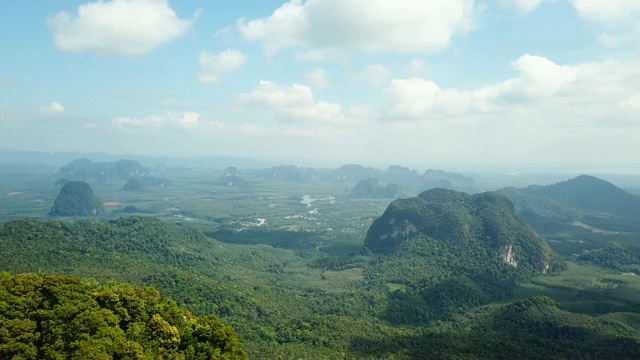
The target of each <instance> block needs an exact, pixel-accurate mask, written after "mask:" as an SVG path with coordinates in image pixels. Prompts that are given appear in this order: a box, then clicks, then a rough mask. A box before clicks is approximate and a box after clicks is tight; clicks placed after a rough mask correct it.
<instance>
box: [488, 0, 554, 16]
mask: <svg viewBox="0 0 640 360" xmlns="http://www.w3.org/2000/svg"><path fill="white" fill-rule="evenodd" d="M543 1H544V0H500V1H499V4H500V5H501V6H503V7H507V8H512V9H515V10H516V11H518V12H520V13H523V14H527V13H529V12H531V11H533V10H534V9H535V8H537V7H538V5H540V4H541V3H542V2H543Z"/></svg>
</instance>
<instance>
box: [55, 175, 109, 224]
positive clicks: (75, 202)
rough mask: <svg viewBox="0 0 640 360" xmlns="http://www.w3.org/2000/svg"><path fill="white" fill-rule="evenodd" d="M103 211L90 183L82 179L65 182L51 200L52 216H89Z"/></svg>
mask: <svg viewBox="0 0 640 360" xmlns="http://www.w3.org/2000/svg"><path fill="white" fill-rule="evenodd" d="M103 211H104V208H103V206H102V202H101V201H100V200H99V199H98V198H97V197H96V195H95V194H94V193H93V189H92V188H91V185H89V184H87V183H86V182H84V181H69V182H68V183H66V184H65V185H64V186H63V187H62V189H60V193H59V194H58V196H57V197H56V199H55V200H54V202H53V207H52V208H51V215H53V216H90V215H96V214H100V213H102V212H103Z"/></svg>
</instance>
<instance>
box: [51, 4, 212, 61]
mask: <svg viewBox="0 0 640 360" xmlns="http://www.w3.org/2000/svg"><path fill="white" fill-rule="evenodd" d="M198 14H199V10H198V11H197V12H196V14H194V17H193V18H192V19H180V18H179V17H178V16H177V14H176V13H175V11H173V9H171V7H170V6H169V3H168V1H166V0H113V1H97V2H93V3H87V4H83V5H80V6H79V7H78V13H77V15H76V16H72V15H70V14H69V13H67V12H60V13H58V14H56V15H54V16H52V17H50V18H49V19H48V21H47V24H48V26H49V27H50V29H51V30H52V32H53V42H54V44H55V46H56V48H58V49H60V50H63V51H70V52H83V51H86V52H92V53H98V54H107V55H140V54H144V53H146V52H148V51H150V50H151V49H153V48H155V47H156V46H158V45H160V44H162V43H164V42H168V41H170V40H173V39H176V38H179V37H181V36H182V35H183V34H184V33H185V32H186V31H187V30H188V29H189V28H190V27H191V25H192V24H193V22H194V21H195V19H196V18H197V17H198Z"/></svg>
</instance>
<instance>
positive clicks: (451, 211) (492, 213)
mask: <svg viewBox="0 0 640 360" xmlns="http://www.w3.org/2000/svg"><path fill="white" fill-rule="evenodd" d="M419 236H423V237H427V238H430V239H433V240H436V241H440V242H441V243H443V244H444V246H456V247H458V246H461V245H463V246H461V247H462V248H471V247H470V246H467V245H473V246H474V247H476V246H479V247H480V248H482V249H484V251H485V252H486V253H487V256H488V257H489V258H493V257H496V258H497V257H501V258H502V259H503V261H504V262H505V263H507V264H510V265H512V266H513V267H518V268H520V269H527V270H532V271H534V272H537V273H543V272H547V271H548V270H549V269H550V268H551V267H552V265H553V263H554V261H555V260H554V259H555V257H554V255H553V253H552V251H551V250H550V249H549V247H548V246H547V245H546V243H544V242H543V241H542V240H541V239H540V237H538V236H537V234H536V233H535V231H533V229H531V227H529V226H528V225H526V224H524V223H523V222H521V221H520V220H518V219H517V218H516V217H515V215H514V207H513V204H512V203H511V202H510V201H509V200H508V199H507V198H506V197H505V196H503V195H500V194H498V193H494V192H485V193H481V194H475V195H468V194H466V193H462V192H457V191H453V190H446V189H433V190H428V191H425V192H423V193H421V194H420V195H419V196H417V197H414V198H408V199H399V200H396V201H394V202H392V203H391V204H390V205H389V207H388V208H387V210H386V211H385V212H384V214H383V215H382V216H381V217H379V218H378V219H376V220H375V221H374V222H373V223H372V224H371V227H370V228H369V230H368V232H367V236H366V239H365V247H367V248H369V249H371V250H373V251H377V252H385V251H389V250H394V249H395V248H396V247H398V245H399V244H400V243H402V242H403V241H405V240H407V239H409V238H412V237H419ZM460 255H461V256H463V254H460Z"/></svg>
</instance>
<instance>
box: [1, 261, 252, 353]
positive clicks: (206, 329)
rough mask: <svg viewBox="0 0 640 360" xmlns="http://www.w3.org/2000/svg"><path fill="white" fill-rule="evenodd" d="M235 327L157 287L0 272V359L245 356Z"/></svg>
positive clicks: (60, 276)
mask: <svg viewBox="0 0 640 360" xmlns="http://www.w3.org/2000/svg"><path fill="white" fill-rule="evenodd" d="M246 358H247V356H246V354H245V353H244V351H243V349H242V345H241V344H240V342H239V341H238V338H237V336H236V334H235V332H234V330H233V329H232V328H231V327H228V326H225V325H223V324H221V323H220V322H219V321H218V319H216V318H215V317H213V316H205V317H202V318H197V317H195V316H193V315H191V313H189V312H188V311H186V310H183V309H180V308H179V307H178V306H177V305H176V303H175V302H174V301H173V300H171V299H168V298H166V297H162V296H160V294H159V293H158V292H157V291H156V290H155V289H153V288H151V287H146V288H136V287H133V286H130V285H126V284H122V283H115V282H110V283H108V284H105V285H99V284H98V283H96V282H95V281H81V280H79V279H78V278H75V277H70V276H62V275H36V274H21V275H14V276H11V275H10V274H8V273H5V272H0V359H140V360H142V359H203V360H204V359H229V360H231V359H246Z"/></svg>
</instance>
